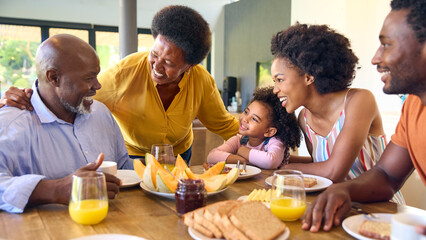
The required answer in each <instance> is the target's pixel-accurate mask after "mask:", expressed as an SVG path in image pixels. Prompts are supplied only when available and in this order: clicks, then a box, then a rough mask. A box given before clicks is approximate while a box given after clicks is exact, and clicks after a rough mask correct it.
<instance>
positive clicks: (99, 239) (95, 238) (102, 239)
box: [71, 234, 146, 240]
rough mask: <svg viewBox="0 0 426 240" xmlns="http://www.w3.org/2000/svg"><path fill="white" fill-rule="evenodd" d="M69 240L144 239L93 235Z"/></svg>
mask: <svg viewBox="0 0 426 240" xmlns="http://www.w3.org/2000/svg"><path fill="white" fill-rule="evenodd" d="M71 240H146V239H145V238H141V237H137V236H132V235H125V234H95V235H89V236H84V237H79V238H73V239H71Z"/></svg>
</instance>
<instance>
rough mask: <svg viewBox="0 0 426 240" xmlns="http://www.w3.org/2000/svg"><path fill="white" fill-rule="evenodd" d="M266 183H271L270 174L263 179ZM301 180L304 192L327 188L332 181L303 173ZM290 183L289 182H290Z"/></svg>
mask: <svg viewBox="0 0 426 240" xmlns="http://www.w3.org/2000/svg"><path fill="white" fill-rule="evenodd" d="M265 182H266V184H267V185H269V186H271V185H272V176H269V177H267V178H266V179H265ZM303 182H304V183H305V191H306V192H317V191H321V190H324V189H326V188H328V187H329V186H330V185H331V184H333V182H332V181H331V180H330V179H328V178H325V177H320V176H315V175H310V174H303ZM290 185H291V184H290Z"/></svg>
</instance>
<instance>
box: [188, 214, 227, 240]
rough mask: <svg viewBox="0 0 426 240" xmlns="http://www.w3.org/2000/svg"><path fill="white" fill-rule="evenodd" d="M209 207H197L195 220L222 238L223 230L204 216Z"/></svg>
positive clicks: (216, 236)
mask: <svg viewBox="0 0 426 240" xmlns="http://www.w3.org/2000/svg"><path fill="white" fill-rule="evenodd" d="M207 208H209V207H203V208H199V209H196V210H195V211H194V221H195V222H196V223H198V224H200V225H202V226H203V227H205V228H206V229H208V230H209V231H210V232H212V233H213V235H214V237H215V238H222V237H223V234H222V231H221V230H220V229H219V228H218V227H217V226H216V225H215V224H214V223H213V221H210V220H208V219H207V218H206V217H205V216H204V212H205V210H206V209H207Z"/></svg>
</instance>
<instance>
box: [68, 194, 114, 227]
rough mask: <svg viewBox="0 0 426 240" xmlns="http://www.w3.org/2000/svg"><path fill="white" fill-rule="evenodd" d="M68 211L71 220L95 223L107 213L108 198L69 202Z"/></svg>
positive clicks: (81, 222)
mask: <svg viewBox="0 0 426 240" xmlns="http://www.w3.org/2000/svg"><path fill="white" fill-rule="evenodd" d="M69 212H70V216H71V218H72V220H74V221H75V222H77V223H80V224H97V223H99V222H101V221H102V220H103V219H104V218H105V217H106V215H107V213H108V200H98V199H88V200H82V201H79V202H70V206H69Z"/></svg>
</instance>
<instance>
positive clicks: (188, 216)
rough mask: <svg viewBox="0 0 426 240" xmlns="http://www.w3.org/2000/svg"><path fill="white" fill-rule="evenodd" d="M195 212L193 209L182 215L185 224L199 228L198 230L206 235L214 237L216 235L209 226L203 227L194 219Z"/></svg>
mask: <svg viewBox="0 0 426 240" xmlns="http://www.w3.org/2000/svg"><path fill="white" fill-rule="evenodd" d="M194 213H195V212H194V211H192V212H188V213H185V214H184V215H183V216H182V219H183V222H184V223H185V225H187V226H188V227H192V228H194V229H195V230H197V231H198V232H200V233H201V234H203V235H204V236H206V237H209V238H213V237H214V234H213V232H211V231H210V230H208V229H207V228H205V227H203V226H202V225H201V224H199V223H197V222H195V221H194Z"/></svg>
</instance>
